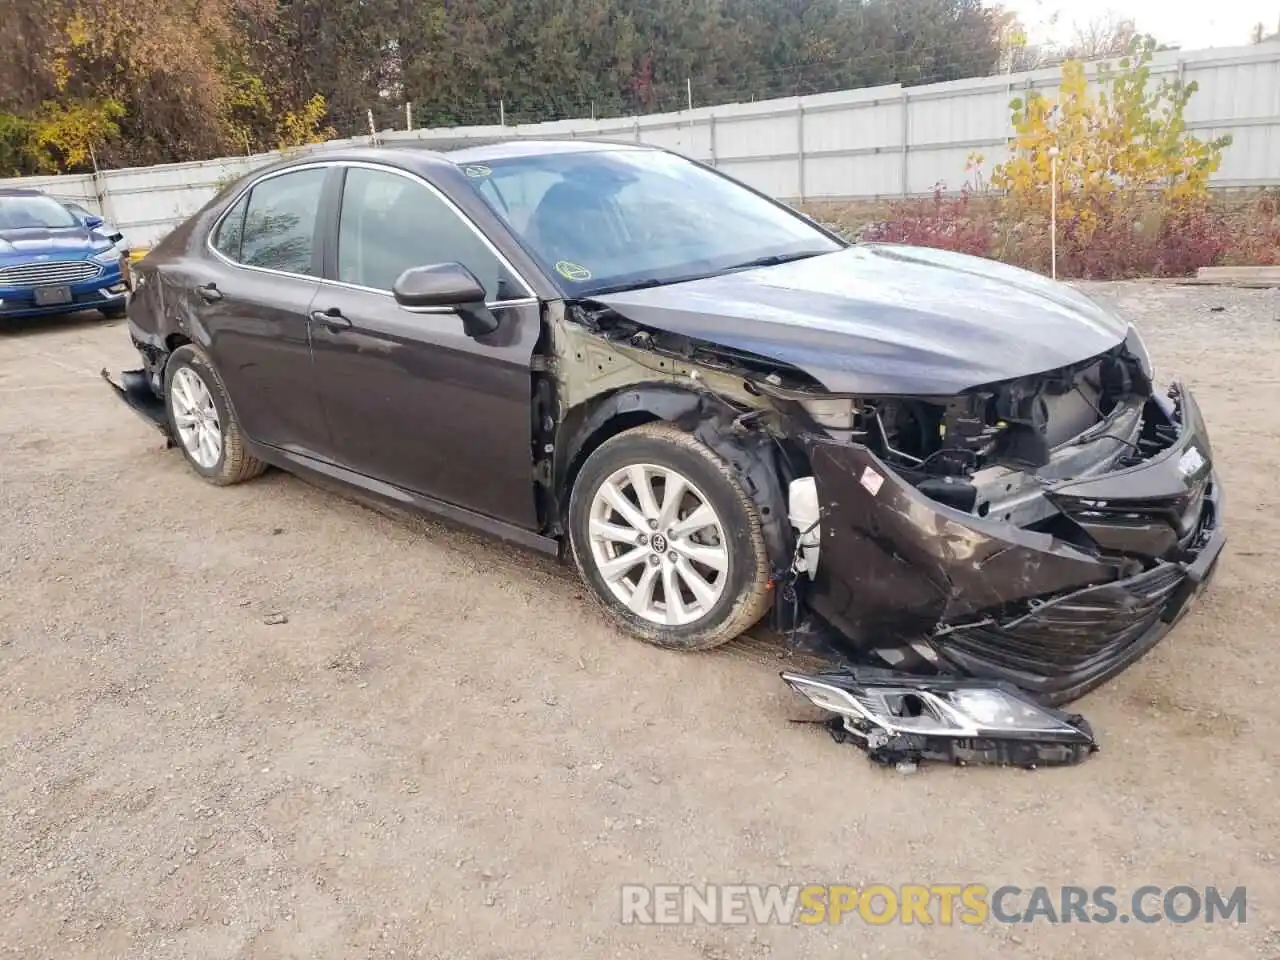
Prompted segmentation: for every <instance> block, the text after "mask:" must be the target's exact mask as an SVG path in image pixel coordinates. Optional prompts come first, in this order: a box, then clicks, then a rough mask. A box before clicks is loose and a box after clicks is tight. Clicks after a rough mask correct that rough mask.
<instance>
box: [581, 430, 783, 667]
mask: <svg viewBox="0 0 1280 960" xmlns="http://www.w3.org/2000/svg"><path fill="white" fill-rule="evenodd" d="M659 481H660V482H659ZM680 481H683V484H684V486H683V488H680V487H677V486H676V484H678V483H679V482H680ZM637 483H640V484H643V485H645V486H647V487H648V488H649V492H650V496H649V497H648V498H647V503H646V502H645V500H644V499H642V497H641V496H640V495H639V494H638V493H637ZM676 489H681V490H682V492H681V495H680V500H679V501H678V503H677V504H675V506H674V508H672V507H671V505H669V504H668V503H667V494H668V492H669V491H672V490H676ZM619 497H623V498H625V503H624V504H623V505H622V509H619V506H618V504H619V500H618V498H619ZM704 506H705V507H709V508H710V510H711V515H712V516H713V518H714V522H710V523H704V522H701V521H702V520H705V519H706V518H707V514H706V513H705V512H704V511H703V507H704ZM626 507H630V510H629V511H628V510H626ZM646 507H647V509H646ZM664 508H666V509H664ZM673 515H674V517H675V519H674V521H673ZM655 516H656V517H657V520H656V523H657V527H656V528H655V526H654V517H655ZM691 518H692V519H691ZM691 524H692V525H691ZM646 526H647V527H648V528H649V529H648V531H647V532H646V531H645V530H644V529H643V527H646ZM631 533H634V534H635V538H634V539H631V537H630V534H631ZM673 534H674V536H673ZM569 541H570V546H571V548H572V550H573V558H574V562H575V563H576V564H577V566H578V570H579V572H580V573H581V574H582V579H583V580H584V581H585V582H586V584H587V586H588V587H590V588H591V592H592V594H593V595H594V597H595V600H596V601H597V603H599V604H600V606H601V607H602V608H603V609H604V610H605V612H606V613H607V614H608V615H609V616H610V617H611V618H612V619H613V620H614V621H615V622H617V623H618V624H619V625H621V626H622V627H624V628H625V629H627V630H628V631H629V632H631V633H632V634H634V635H635V636H637V637H639V638H640V639H642V640H645V641H646V642H648V643H652V644H654V645H656V646H659V647H665V648H667V649H672V650H708V649H710V648H712V647H717V646H720V645H721V644H723V643H727V642H728V641H730V640H732V639H733V638H734V637H736V636H738V635H739V634H740V633H742V632H743V631H744V630H746V629H747V628H749V627H751V626H752V625H753V624H755V623H756V622H757V621H758V620H759V619H760V618H761V617H762V616H764V614H765V612H766V611H767V610H768V608H769V605H770V602H771V600H772V594H771V592H770V590H769V555H768V551H767V549H766V547H765V543H764V537H763V535H762V533H761V522H760V513H759V510H758V509H757V507H756V505H755V503H753V502H752V500H751V498H750V497H749V496H748V495H747V493H746V491H745V490H743V488H742V485H741V484H740V483H739V482H738V480H737V478H736V477H735V475H734V472H733V470H732V468H731V467H730V466H729V465H728V464H727V463H725V462H724V461H723V460H721V459H720V458H719V457H718V456H716V454H715V453H714V452H712V451H711V449H709V448H708V447H707V446H705V445H704V444H702V443H701V442H699V441H698V440H697V439H696V438H694V437H693V436H692V435H690V434H688V433H685V432H684V431H682V430H679V429H677V428H676V427H674V426H672V425H671V424H668V423H649V424H645V425H643V426H640V427H636V428H635V429H632V430H627V431H625V432H624V433H620V434H618V435H617V436H615V437H612V438H610V439H609V440H607V441H605V442H604V443H603V444H601V445H600V447H599V448H597V449H596V450H595V451H594V452H593V453H592V454H591V456H590V457H588V458H587V461H586V463H585V464H583V466H582V469H581V471H580V472H579V474H578V478H577V480H576V482H575V483H574V486H573V491H572V493H571V495H570V499H569ZM642 541H643V542H642ZM673 558H674V559H673ZM717 564H719V565H720V567H721V568H717V566H716V565H717ZM690 571H692V573H693V574H695V575H696V576H697V578H698V579H700V580H701V585H699V584H698V583H697V581H695V579H694V578H693V577H691V576H690ZM673 587H674V591H673V592H674V593H675V594H676V595H677V596H678V600H677V603H676V604H675V605H674V606H673V605H672V604H670V603H669V602H668V595H669V591H672V588H673ZM695 588H696V589H695ZM646 591H647V593H646Z"/></svg>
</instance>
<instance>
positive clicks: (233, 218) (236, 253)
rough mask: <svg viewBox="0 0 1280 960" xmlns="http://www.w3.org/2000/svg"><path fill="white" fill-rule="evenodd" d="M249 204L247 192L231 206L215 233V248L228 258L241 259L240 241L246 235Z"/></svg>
mask: <svg viewBox="0 0 1280 960" xmlns="http://www.w3.org/2000/svg"><path fill="white" fill-rule="evenodd" d="M248 206H249V197H248V194H246V195H245V196H243V197H241V198H240V200H239V202H238V203H237V204H236V205H235V206H234V207H232V208H231V212H230V213H228V214H227V215H226V216H225V217H223V218H222V222H221V223H220V224H218V230H217V232H216V233H215V234H214V235H213V249H215V250H217V251H218V252H219V253H220V254H222V255H223V256H224V257H226V258H227V259H228V260H239V259H240V241H241V239H242V238H243V237H244V212H245V210H246V209H247V208H248Z"/></svg>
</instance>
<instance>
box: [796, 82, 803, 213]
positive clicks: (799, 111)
mask: <svg viewBox="0 0 1280 960" xmlns="http://www.w3.org/2000/svg"><path fill="white" fill-rule="evenodd" d="M796 159H797V162H798V165H799V168H798V170H797V171H796V172H797V174H798V177H797V179H799V181H800V184H799V185H800V202H801V203H804V104H803V103H801V102H800V101H799V100H797V101H796Z"/></svg>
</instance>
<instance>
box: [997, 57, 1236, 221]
mask: <svg viewBox="0 0 1280 960" xmlns="http://www.w3.org/2000/svg"><path fill="white" fill-rule="evenodd" d="M1130 49H1131V52H1130V54H1129V56H1127V57H1124V58H1123V59H1121V60H1120V61H1119V63H1118V64H1117V66H1116V67H1112V66H1110V65H1109V64H1103V65H1102V66H1101V67H1100V69H1099V72H1098V84H1097V87H1096V88H1094V89H1091V88H1090V86H1089V83H1088V80H1087V78H1086V76H1085V68H1084V64H1083V63H1081V62H1079V61H1067V62H1066V63H1064V64H1063V65H1062V81H1061V84H1060V85H1059V87H1058V92H1057V97H1056V98H1054V99H1050V98H1049V97H1046V96H1044V95H1043V94H1041V93H1039V92H1037V91H1033V92H1031V93H1030V94H1029V95H1028V96H1027V97H1026V98H1025V99H1016V100H1014V101H1012V103H1011V104H1010V107H1011V108H1012V110H1013V126H1014V130H1015V134H1016V135H1015V137H1014V140H1013V143H1012V144H1011V156H1010V157H1009V159H1008V160H1006V161H1005V162H1004V163H1002V164H1000V165H999V166H997V167H996V168H995V170H994V171H993V173H992V176H991V185H992V186H993V187H995V188H997V189H1000V190H1003V191H1005V196H1006V203H1007V205H1008V207H1009V211H1010V213H1011V214H1012V215H1013V216H1015V217H1017V218H1018V219H1019V220H1021V221H1023V222H1026V221H1027V220H1028V219H1038V218H1039V217H1041V216H1048V213H1049V207H1050V200H1051V191H1050V184H1051V179H1052V154H1051V152H1050V151H1051V150H1052V149H1053V148H1055V147H1056V148H1057V151H1058V155H1057V161H1058V163H1057V167H1058V170H1057V183H1058V218H1059V222H1067V223H1070V225H1071V231H1072V235H1073V237H1074V239H1075V240H1076V241H1077V242H1081V243H1087V242H1088V241H1089V239H1090V238H1091V236H1092V234H1093V231H1094V230H1095V229H1097V227H1098V225H1099V223H1100V222H1102V221H1105V220H1113V219H1114V218H1115V216H1116V214H1117V211H1118V210H1120V209H1121V208H1124V209H1127V210H1129V211H1130V212H1132V211H1134V210H1136V209H1137V208H1139V207H1142V206H1144V205H1147V204H1150V203H1151V202H1152V201H1154V202H1155V203H1157V204H1158V205H1159V207H1160V209H1163V210H1166V211H1168V212H1176V211H1178V210H1180V209H1185V208H1186V206H1187V205H1189V204H1195V203H1198V202H1202V201H1204V200H1206V199H1207V198H1208V194H1209V176H1210V174H1212V173H1213V172H1214V171H1215V170H1217V169H1218V167H1219V165H1220V164H1221V163H1222V151H1223V150H1224V149H1225V148H1226V147H1227V146H1228V145H1229V144H1230V143H1231V138H1230V137H1229V136H1224V137H1219V138H1217V139H1215V140H1208V141H1205V140H1200V139H1199V138H1197V137H1195V136H1193V135H1192V134H1191V133H1189V132H1188V130H1187V123H1186V119H1185V117H1184V112H1185V110H1186V106H1187V102H1188V101H1189V100H1190V99H1191V97H1192V95H1193V94H1194V93H1195V92H1196V84H1195V83H1181V82H1179V81H1178V80H1177V79H1164V80H1161V81H1160V82H1159V83H1153V82H1152V79H1151V68H1150V64H1151V56H1152V52H1153V49H1154V44H1153V43H1152V42H1151V40H1150V38H1139V39H1137V40H1135V41H1134V43H1133V44H1132V46H1131V48H1130Z"/></svg>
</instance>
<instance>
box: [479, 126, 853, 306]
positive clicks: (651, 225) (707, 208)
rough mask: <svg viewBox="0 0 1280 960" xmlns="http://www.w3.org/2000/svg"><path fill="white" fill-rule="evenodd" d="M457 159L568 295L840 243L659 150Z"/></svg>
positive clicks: (668, 279) (707, 272) (673, 278)
mask: <svg viewBox="0 0 1280 960" xmlns="http://www.w3.org/2000/svg"><path fill="white" fill-rule="evenodd" d="M462 170H463V172H464V173H465V174H466V176H467V177H468V180H469V181H470V183H471V185H472V186H473V187H474V188H475V190H476V192H477V193H478V194H479V195H480V196H481V197H482V198H483V199H484V201H485V202H486V203H487V204H489V206H490V207H491V208H492V209H493V210H494V212H495V213H497V214H498V215H499V216H500V217H502V218H503V219H505V220H506V221H507V223H508V224H510V226H511V228H512V230H513V231H514V232H515V233H516V234H517V235H518V236H519V237H520V239H521V240H522V241H523V242H524V245H525V246H526V248H527V249H528V250H529V251H530V252H531V253H532V254H533V255H534V256H535V257H536V258H537V259H538V260H539V261H541V263H542V265H543V266H544V268H545V269H546V270H547V272H548V274H549V275H550V276H551V277H552V278H553V279H555V280H556V281H557V282H558V283H559V284H560V285H561V287H562V288H563V289H564V290H565V292H566V293H569V294H570V295H571V296H584V295H587V294H591V293H601V292H604V291H606V290H610V289H620V288H622V287H625V286H628V285H633V284H655V283H673V282H677V281H680V280H688V279H692V278H694V277H699V276H711V275H713V274H716V273H721V272H724V271H727V270H732V269H735V268H739V267H743V266H746V265H749V264H752V263H754V262H755V261H760V260H769V261H771V262H780V261H781V260H787V259H799V258H801V257H805V256H814V255H816V254H820V253H830V252H832V251H835V250H839V249H840V248H841V244H840V243H839V242H838V241H836V240H833V239H831V238H830V237H829V236H827V235H826V234H825V233H823V232H822V231H821V230H819V229H818V228H817V227H815V226H814V225H813V224H811V223H810V222H809V221H807V220H805V219H804V218H803V217H801V216H800V215H799V214H796V213H795V212H793V211H791V210H788V209H786V208H785V207H782V206H780V205H779V204H776V203H773V202H772V201H770V200H767V199H766V198H764V197H762V196H760V195H758V194H756V193H753V192H752V191H750V190H748V189H747V188H746V187H743V186H742V185H740V184H738V183H736V182H734V181H732V180H729V179H726V178H725V177H722V176H720V175H719V174H717V173H715V172H714V171H711V170H707V169H706V168H705V167H702V166H700V165H698V164H695V163H693V162H691V161H689V160H686V159H684V158H683V157H679V156H676V155H674V154H670V153H663V152H659V151H649V150H630V149H618V150H593V151H582V152H573V153H563V154H544V155H533V156H525V157H513V158H507V159H497V160H492V161H488V160H486V161H485V162H484V163H483V164H463V165H462ZM775 258H776V259H775Z"/></svg>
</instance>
